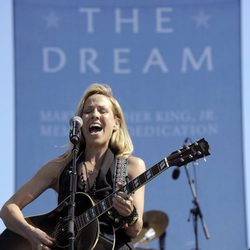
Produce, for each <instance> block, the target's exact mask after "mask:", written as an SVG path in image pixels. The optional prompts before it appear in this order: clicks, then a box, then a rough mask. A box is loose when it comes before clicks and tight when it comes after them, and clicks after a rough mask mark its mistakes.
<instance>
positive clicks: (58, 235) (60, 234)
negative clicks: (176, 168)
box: [55, 144, 205, 239]
mask: <svg viewBox="0 0 250 250" xmlns="http://www.w3.org/2000/svg"><path fill="white" fill-rule="evenodd" d="M192 145H193V144H192ZM192 145H188V146H186V147H184V148H183V149H182V150H181V152H179V151H175V152H173V153H172V154H170V156H169V157H168V158H169V160H170V161H171V160H172V159H174V158H176V156H178V155H181V154H184V153H187V152H188V151H190V150H191V146H192ZM202 151H203V155H205V154H204V153H205V152H204V150H202ZM201 157H202V156H201ZM201 157H200V158H201ZM197 159H198V158H197ZM192 161H193V160H192ZM156 166H157V164H156V165H154V166H153V167H152V168H150V169H153V168H154V167H156ZM158 173H160V171H159V172H158ZM142 175H145V173H143V174H142ZM138 177H141V176H138ZM136 179H137V178H136ZM139 179H141V178H139ZM128 184H130V183H128ZM126 186H127V185H126ZM128 186H129V185H128ZM107 198H108V197H107ZM94 207H97V205H96V206H94ZM92 209H93V208H92ZM97 209H98V207H97ZM82 215H83V214H82ZM78 217H79V218H80V217H81V216H78ZM98 217H99V216H98ZM98 217H96V218H98ZM92 220H93V218H92V219H91V220H90V221H92ZM58 228H60V226H58ZM55 236H56V238H62V239H64V238H65V237H66V236H67V233H66V231H65V230H62V231H58V230H56V232H55Z"/></svg>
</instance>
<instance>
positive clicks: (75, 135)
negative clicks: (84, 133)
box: [69, 116, 83, 145]
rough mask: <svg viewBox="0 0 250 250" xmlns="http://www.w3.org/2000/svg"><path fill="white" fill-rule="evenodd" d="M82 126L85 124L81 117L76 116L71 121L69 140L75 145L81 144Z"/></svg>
mask: <svg viewBox="0 0 250 250" xmlns="http://www.w3.org/2000/svg"><path fill="white" fill-rule="evenodd" d="M82 124H83V121H82V118H81V117H80V116H74V117H73V118H71V119H70V121H69V125H70V133H69V139H70V141H71V142H72V143H73V144H74V145H75V144H77V143H78V142H79V139H80V130H81V127H82Z"/></svg>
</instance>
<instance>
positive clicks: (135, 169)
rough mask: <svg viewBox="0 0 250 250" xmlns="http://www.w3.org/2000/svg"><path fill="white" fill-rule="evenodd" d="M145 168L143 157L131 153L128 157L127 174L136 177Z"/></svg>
mask: <svg viewBox="0 0 250 250" xmlns="http://www.w3.org/2000/svg"><path fill="white" fill-rule="evenodd" d="M145 170H146V166H145V162H144V160H143V159H141V158H139V157H137V156H134V155H131V156H129V158H128V174H129V175H130V176H131V177H136V176H138V175H140V174H141V173H143V172H144V171H145Z"/></svg>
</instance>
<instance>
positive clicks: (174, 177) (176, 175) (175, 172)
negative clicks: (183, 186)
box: [172, 167, 180, 180]
mask: <svg viewBox="0 0 250 250" xmlns="http://www.w3.org/2000/svg"><path fill="white" fill-rule="evenodd" d="M179 176H180V169H179V167H176V168H175V169H174V170H173V172H172V178H173V179H174V180H177V179H178V178H179Z"/></svg>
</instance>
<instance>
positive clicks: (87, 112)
mask: <svg viewBox="0 0 250 250" xmlns="http://www.w3.org/2000/svg"><path fill="white" fill-rule="evenodd" d="M90 112H91V110H90V109H86V110H83V113H84V114H89V113H90Z"/></svg>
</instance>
